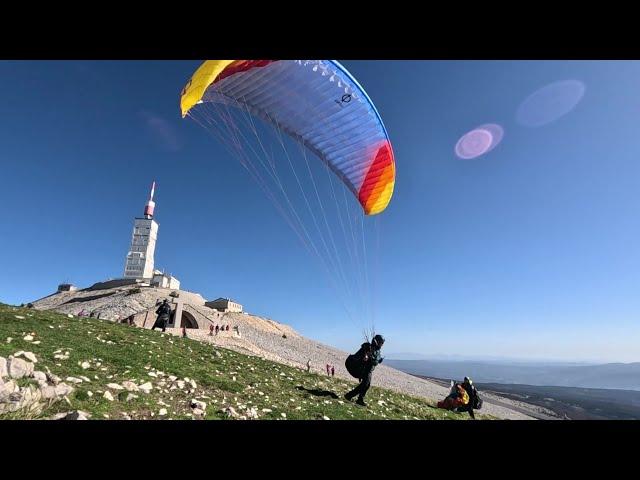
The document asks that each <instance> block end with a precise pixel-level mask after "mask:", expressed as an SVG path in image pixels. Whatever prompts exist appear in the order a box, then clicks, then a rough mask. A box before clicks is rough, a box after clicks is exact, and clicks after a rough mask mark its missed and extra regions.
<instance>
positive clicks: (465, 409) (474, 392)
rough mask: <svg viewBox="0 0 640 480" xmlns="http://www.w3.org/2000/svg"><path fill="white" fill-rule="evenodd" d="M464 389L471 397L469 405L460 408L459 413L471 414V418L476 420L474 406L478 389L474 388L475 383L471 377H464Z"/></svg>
mask: <svg viewBox="0 0 640 480" xmlns="http://www.w3.org/2000/svg"><path fill="white" fill-rule="evenodd" d="M462 388H464V389H465V390H466V392H467V394H468V395H469V403H467V404H466V405H464V406H462V407H458V409H457V410H458V412H469V415H471V418H473V419H474V420H475V419H476V416H475V415H474V413H473V406H474V405H475V404H476V396H477V395H478V391H477V390H476V387H474V386H473V382H472V381H471V379H470V378H469V377H464V381H463V382H462Z"/></svg>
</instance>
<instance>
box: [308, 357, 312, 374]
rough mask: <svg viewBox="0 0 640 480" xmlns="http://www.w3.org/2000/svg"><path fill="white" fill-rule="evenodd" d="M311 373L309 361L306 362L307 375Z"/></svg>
mask: <svg viewBox="0 0 640 480" xmlns="http://www.w3.org/2000/svg"><path fill="white" fill-rule="evenodd" d="M310 371H311V359H309V360H307V373H309V372H310Z"/></svg>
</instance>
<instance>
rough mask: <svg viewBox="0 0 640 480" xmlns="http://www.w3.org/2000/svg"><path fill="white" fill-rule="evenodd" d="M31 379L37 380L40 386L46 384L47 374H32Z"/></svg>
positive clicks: (38, 372) (36, 372) (37, 372)
mask: <svg viewBox="0 0 640 480" xmlns="http://www.w3.org/2000/svg"><path fill="white" fill-rule="evenodd" d="M33 378H34V379H36V380H37V382H38V383H40V384H44V385H46V384H47V374H46V373H44V372H40V371H35V372H33Z"/></svg>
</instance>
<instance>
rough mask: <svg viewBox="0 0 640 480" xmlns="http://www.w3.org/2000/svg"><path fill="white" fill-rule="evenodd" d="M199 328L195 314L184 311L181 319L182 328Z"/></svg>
mask: <svg viewBox="0 0 640 480" xmlns="http://www.w3.org/2000/svg"><path fill="white" fill-rule="evenodd" d="M182 327H185V328H198V322H196V319H195V318H194V316H193V315H191V314H190V313H189V312H185V311H184V310H183V311H182V317H181V319H180V328H182Z"/></svg>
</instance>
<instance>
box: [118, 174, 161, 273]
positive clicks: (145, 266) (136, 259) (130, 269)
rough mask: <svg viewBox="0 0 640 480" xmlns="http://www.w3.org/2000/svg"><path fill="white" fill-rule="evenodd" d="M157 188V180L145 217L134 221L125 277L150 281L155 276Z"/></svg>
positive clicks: (145, 210)
mask: <svg viewBox="0 0 640 480" xmlns="http://www.w3.org/2000/svg"><path fill="white" fill-rule="evenodd" d="M155 189H156V182H153V184H152V185H151V195H150V196H149V201H148V202H147V204H146V206H145V207H144V217H143V218H136V219H135V221H134V224H133V235H132V237H131V247H130V248H129V253H128V254H127V261H126V264H125V267H124V278H135V279H138V280H145V281H149V282H150V281H151V279H152V278H153V275H154V270H153V253H154V251H155V249H156V239H157V238H158V223H157V222H156V221H155V220H154V219H153V210H154V208H155V206H156V204H155V203H154V201H153V194H154V192H155Z"/></svg>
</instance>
